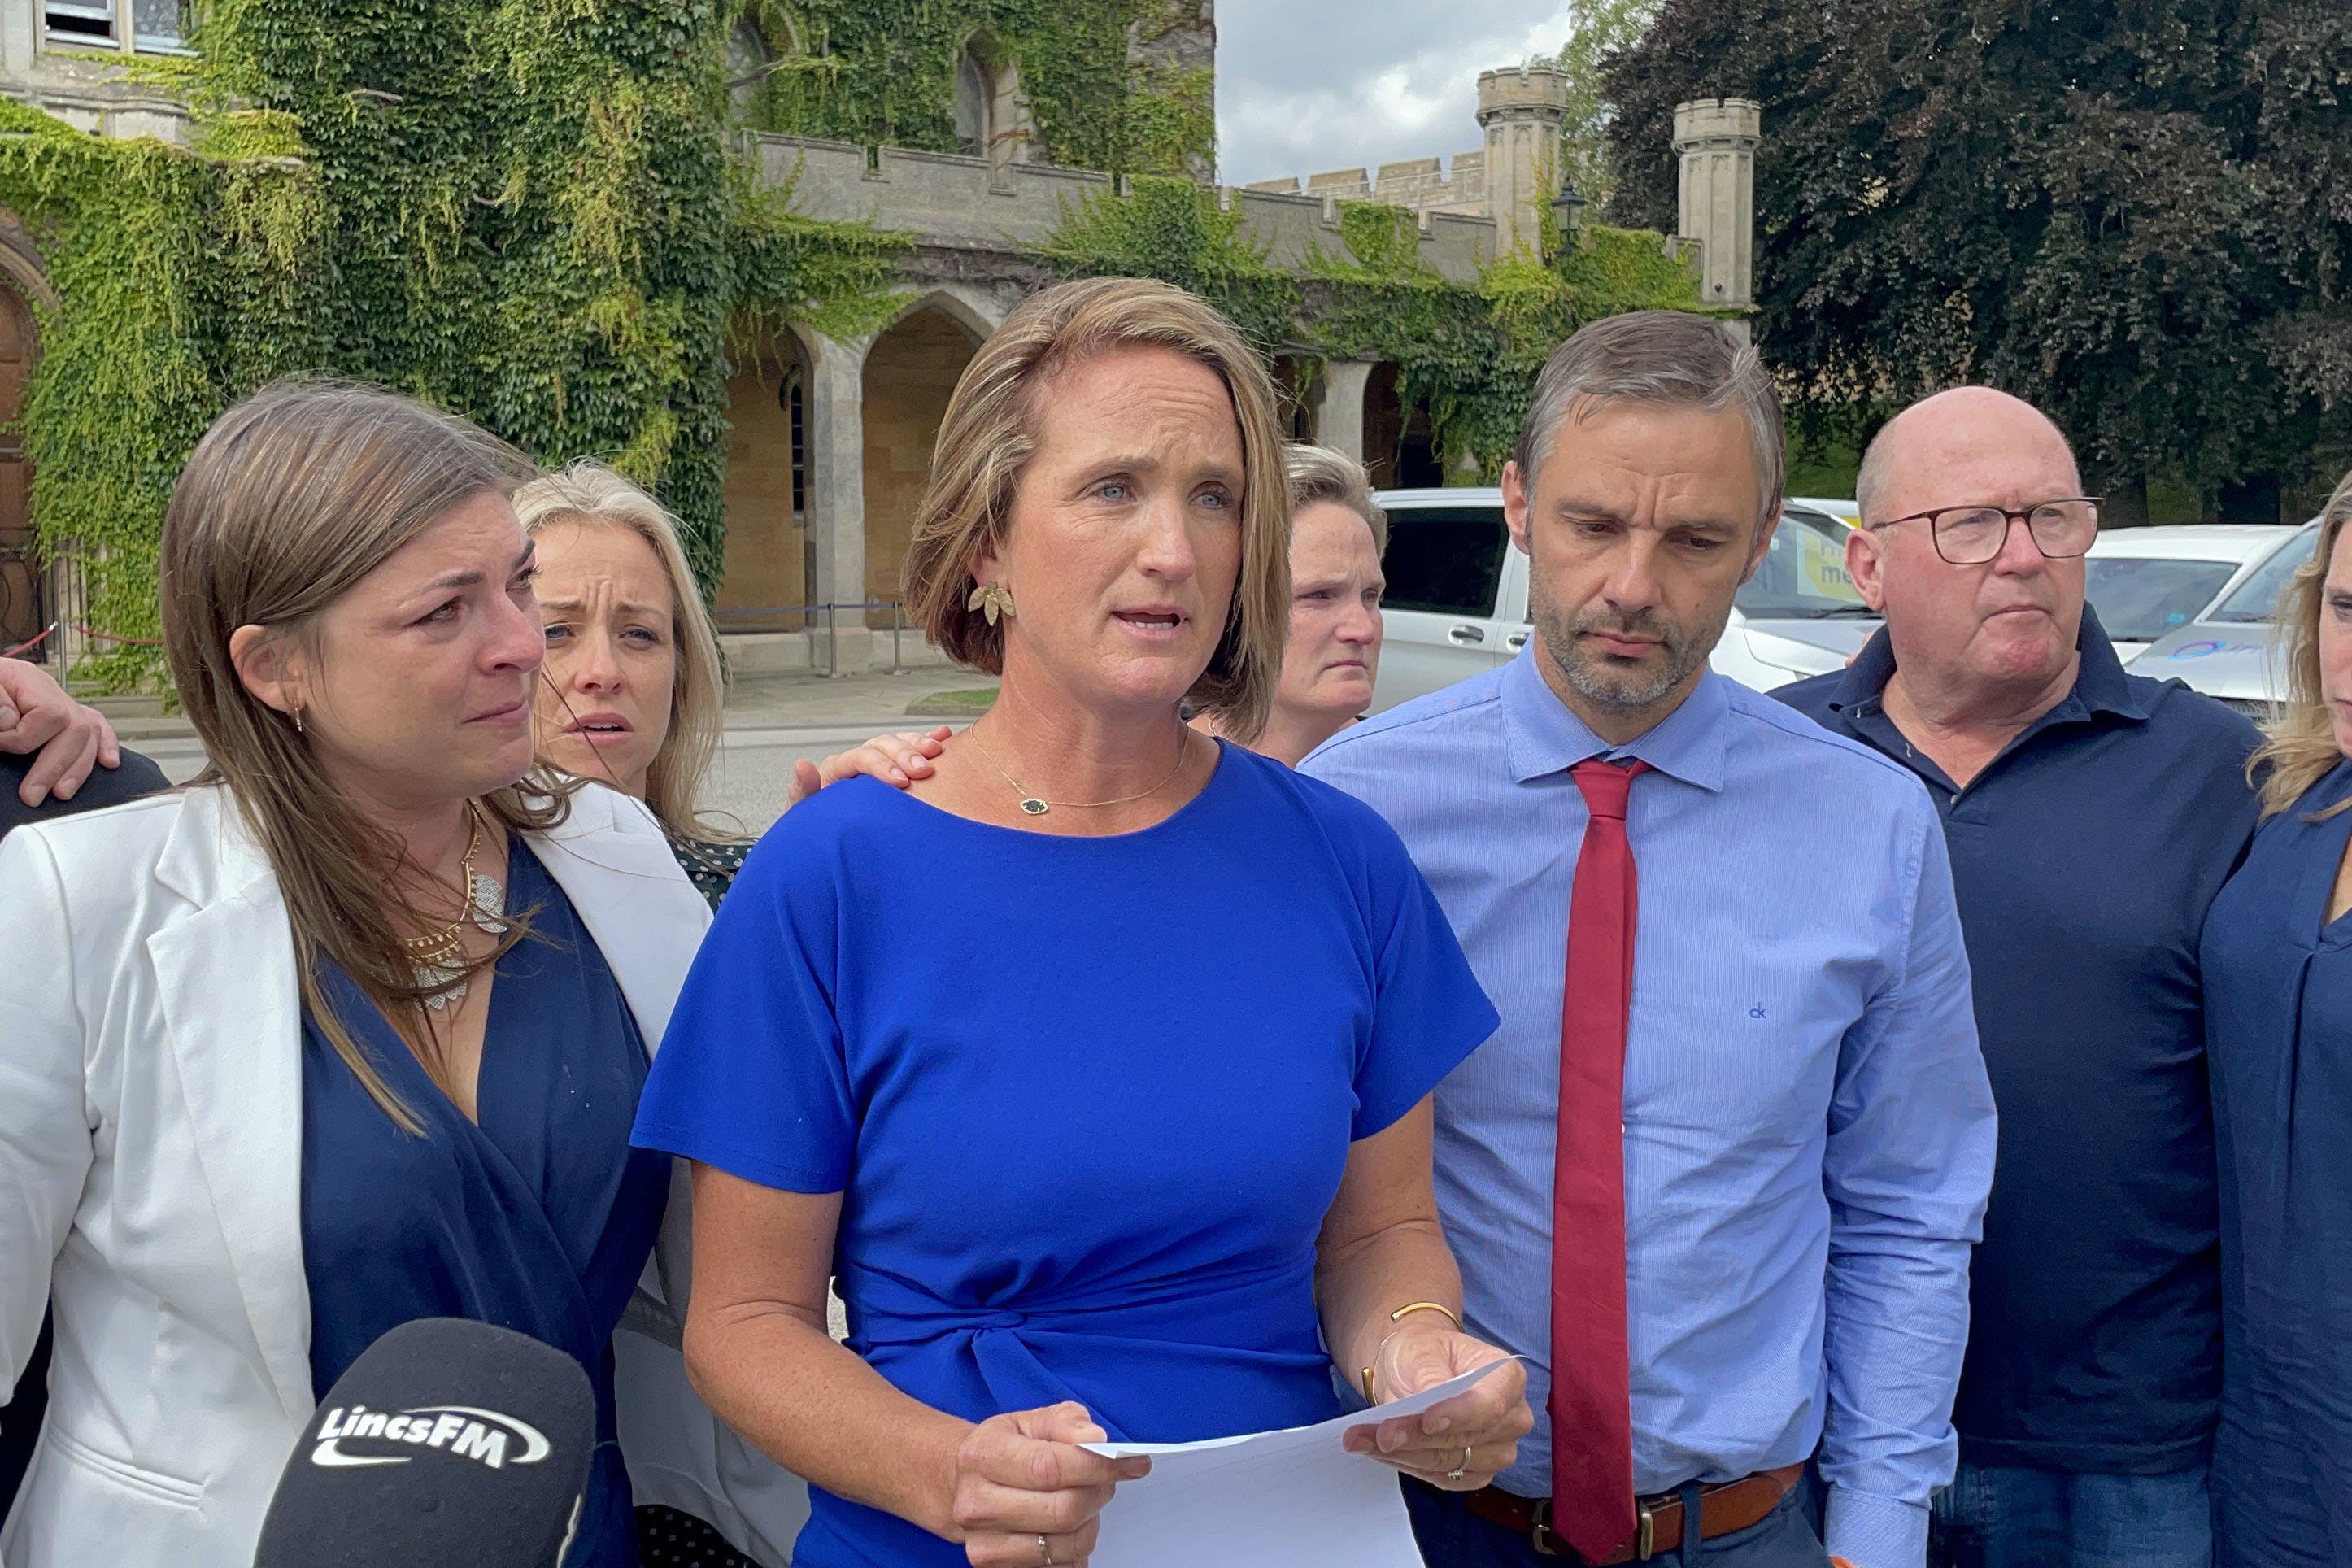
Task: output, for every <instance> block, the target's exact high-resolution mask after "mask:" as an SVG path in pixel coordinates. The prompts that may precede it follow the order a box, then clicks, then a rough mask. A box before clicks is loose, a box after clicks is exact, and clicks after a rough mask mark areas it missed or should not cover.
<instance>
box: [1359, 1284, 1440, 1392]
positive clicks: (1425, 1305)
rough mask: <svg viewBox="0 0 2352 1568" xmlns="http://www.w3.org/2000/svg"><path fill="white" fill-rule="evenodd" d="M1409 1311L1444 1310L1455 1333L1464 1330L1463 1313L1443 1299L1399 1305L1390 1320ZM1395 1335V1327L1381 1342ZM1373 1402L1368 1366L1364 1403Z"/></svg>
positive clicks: (1399, 1317)
mask: <svg viewBox="0 0 2352 1568" xmlns="http://www.w3.org/2000/svg"><path fill="white" fill-rule="evenodd" d="M1407 1312H1443V1313H1444V1314H1445V1320H1446V1321H1448V1322H1450V1323H1452V1324H1453V1325H1454V1332H1455V1333H1460V1332H1461V1331H1462V1316H1461V1314H1460V1313H1458V1312H1456V1311H1455V1310H1454V1309H1453V1308H1451V1307H1449V1306H1447V1305H1446V1304H1445V1303H1444V1302H1443V1301H1414V1302H1412V1303H1411V1304H1410V1305H1407V1306H1402V1307H1399V1308H1398V1309H1397V1310H1395V1311H1393V1312H1391V1313H1390V1314H1389V1321H1390V1322H1391V1323H1393V1322H1395V1321H1398V1320H1399V1319H1401V1318H1402V1317H1403V1316H1404V1315H1405V1314H1406V1313H1407ZM1395 1335H1396V1331H1395V1330H1394V1329H1391V1330H1390V1331H1388V1332H1387V1333H1385V1334H1382V1335H1381V1344H1383V1345H1385V1344H1387V1343H1388V1342H1389V1341H1390V1340H1391V1339H1392V1338H1394V1337H1395ZM1372 1354H1373V1355H1374V1356H1375V1357H1377V1356H1378V1355H1379V1354H1380V1352H1379V1351H1378V1350H1375V1351H1374V1352H1372ZM1373 1402H1374V1401H1373V1399H1372V1369H1371V1368H1370V1367H1366V1368H1365V1369H1364V1403H1365V1404H1367V1405H1370V1404H1372V1403H1373Z"/></svg>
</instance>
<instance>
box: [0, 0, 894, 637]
mask: <svg viewBox="0 0 2352 1568" xmlns="http://www.w3.org/2000/svg"><path fill="white" fill-rule="evenodd" d="M734 4H735V0H215V3H214V5H212V6H211V7H210V8H209V10H208V12H207V15H206V18H205V25H204V26H203V29H202V31H201V32H200V34H199V35H198V37H197V38H196V43H197V45H198V48H199V53H198V55H197V57H196V58H194V60H192V61H187V62H179V63H174V64H173V65H171V66H169V67H167V68H164V70H163V74H164V75H165V76H166V77H167V79H168V85H170V86H171V87H173V89H175V90H176V91H178V92H180V93H182V94H183V95H184V96H186V97H187V98H188V99H189V100H191V102H192V103H193V104H194V107H195V110H196V125H197V127H198V134H197V138H196V141H195V142H194V146H193V147H192V148H190V149H178V148H173V147H167V146H164V145H163V144H161V143H158V142H152V141H142V142H109V141H105V140H101V139H100V138H97V137H93V136H89V135H86V134H84V133H82V132H77V131H74V130H72V129H70V128H68V127H67V126H66V125H64V124H63V123H62V122H60V121H55V120H52V119H50V118H49V117H47V116H46V115H43V114H41V113H39V112H38V111H37V110H29V109H25V108H22V107H19V106H16V105H13V104H10V105H5V121H0V131H5V132H9V133H10V134H7V135H5V136H0V205H5V206H6V207H8V208H9V209H11V210H13V211H14V212H15V213H16V215H17V216H19V218H20V219H22V220H23V221H24V222H25V223H26V225H27V226H28V227H29V229H30V230H31V233H32V237H33V239H34V241H35V243H36V245H37V247H38V248H39V250H40V253H41V256H42V260H43V263H44V265H45V267H46V268H47V274H48V278H49V280H50V283H51V285H52V287H53V288H54V289H55V291H56V294H57V296H58V304H57V307H56V308H54V309H51V308H47V306H45V305H43V304H42V303H40V302H38V301H36V313H37V316H38V318H39V320H40V325H41V330H42V347H43V356H42V360H41V363H40V364H39V366H38V368H37V371H36V372H35V374H34V376H33V379H32V382H31V384H30V385H29V387H28V389H27V392H26V403H25V407H24V413H23V422H24V427H25V437H26V449H27V456H28V457H29V458H31V459H32V461H33V463H34V465H35V468H36V480H35V484H34V490H33V502H32V506H33V517H32V521H33V526H34V531H35V535H36V538H37V540H38V541H39V542H41V543H42V544H43V545H44V546H45V547H48V548H56V547H58V546H62V545H65V544H68V543H71V544H72V545H73V546H74V547H75V549H76V551H77V553H78V554H79V556H80V558H81V559H82V560H83V561H84V563H85V564H86V571H87V573H88V576H89V592H90V598H91V603H90V605H89V616H90V620H91V622H92V624H93V625H94V626H97V627H98V628H99V629H100V631H102V632H104V633H106V634H109V636H110V639H126V638H127V639H144V638H149V637H152V636H153V634H154V627H155V622H156V609H155V589H154V561H155V546H156V541H157V537H158V534H159V531H160V527H161V521H162V515H163V501H164V500H165V498H166V496H167V495H168V493H169V490H170V486H171V481H172V478H173V475H174V474H175V473H176V472H177V469H178V468H179V465H180V462H181V461H182V459H183V458H184V456H185V454H186V452H187V450H188V448H189V447H191V446H192V445H193V444H194V439H195V437H196V436H197V435H198V434H200V433H201V432H202V430H203V428H204V427H205V425H206V424H207V423H209V422H210V420H211V419H212V418H213V416H215V415H216V414H217V413H218V412H219V411H220V410H221V409H222V408H223V407H225V406H226V405H228V404H229V403H230V402H233V401H234V400H235V399H236V397H238V396H240V395H243V394H244V393H246V392H247V391H250V390H251V389H252V388H253V387H255V386H257V385H258V384H261V383H262V382H264V381H267V380H268V379H270V378H271V377H273V376H276V375H280V374H288V373H291V372H300V371H322V372H330V373H332V374H339V375H347V376H352V377H358V378H363V379H367V380H372V381H380V382H383V383H386V384H392V385H395V386H399V387H402V388H404V389H406V390H410V391H413V392H415V393H416V394H418V395H422V396H425V397H427V398H429V399H431V400H433V401H434V402H436V403H438V404H441V405H444V406H446V407H449V408H453V409H456V410H458V411H460V412H463V413H465V414H467V415H469V416H473V417H475V418H477V419H478V420H480V421H481V422H482V423H484V424H485V425H487V426H490V427H491V428H493V429H495V430H497V431H498V432H499V434H501V435H503V436H505V437H508V438H509V439H511V440H513V441H515V442H517V443H518V444H520V446H522V447H525V448H526V449H527V450H529V451H530V452H531V453H533V454H534V455H535V456H537V457H538V458H541V459H542V460H546V461H550V462H554V461H561V460H563V459H566V458H572V457H575V456H580V455H583V454H593V455H596V456H600V457H604V458H607V459H610V460H613V461H614V462H615V463H616V464H617V465H618V466H619V467H620V468H623V469H624V470H625V471H626V472H628V473H630V474H631V475H633V476H635V478H637V479H641V480H644V481H645V482H646V483H648V484H649V485H651V486H653V487H654V488H655V489H656V490H657V491H658V492H659V493H660V494H661V495H662V497H663V499H664V500H667V502H668V503H669V504H670V506H671V507H672V508H673V509H674V510H677V512H678V513H679V515H680V516H681V517H682V518H683V519H684V521H686V523H687V525H688V536H689V544H690V548H691V552H692V553H693V555H694V558H695V563H696V565H697V567H698V570H700V571H701V572H703V573H704V574H705V576H706V579H708V578H709V576H711V575H714V574H716V571H717V569H718V566H719V561H720V558H721V556H720V528H719V497H720V491H721V487H722V482H723V479H724V465H725V459H726V425H725V379H726V351H727V345H728V342H729V332H730V326H731V327H737V328H742V327H747V326H756V325H759V324H761V323H763V322H765V323H772V322H774V321H782V320H785V319H798V320H805V321H813V322H814V323H816V324H818V325H820V326H823V327H829V328H832V329H833V330H835V331H856V330H858V329H859V328H860V327H861V326H863V325H866V324H870V323H871V322H872V321H878V320H879V319H880V318H881V317H882V316H884V315H887V312H888V310H890V309H891V301H890V300H889V298H888V296H887V278H888V275H889V271H890V268H891V264H892V261H893V260H894V258H896V256H897V255H898V253H899V252H900V251H901V250H902V249H903V248H904V242H902V241H900V240H898V239H897V238H895V237H890V236H887V235H884V234H880V233H877V232H876V231H875V230H873V229H871V228H870V227H866V226H848V225H827V224H817V223H812V222H810V221H808V220H805V219H802V218H799V217H795V216H793V215H792V214H790V213H789V212H788V211H787V210H786V209H787V198H786V196H785V195H783V194H782V193H778V192H774V191H761V190H758V189H756V188H755V187H754V185H753V184H752V181H751V175H750V174H749V172H748V171H747V170H745V169H743V168H742V167H740V166H739V165H738V164H737V163H735V161H734V160H732V159H730V156H729V155H728V153H727V140H726V138H727V132H728V125H727V119H726V112H725V109H726V96H725V94H726V84H725V79H724V78H723V76H722V74H721V72H722V68H723V66H722V51H721V41H722V39H723V38H724V37H726V33H727V28H728V26H729V25H730V22H731V21H732V19H733V5H734ZM109 646H110V652H109V653H108V654H107V655H106V656H105V658H104V659H103V660H102V662H101V664H100V668H99V670H98V673H99V674H100V675H101V676H103V677H105V678H108V679H114V680H117V681H130V680H135V679H139V678H140V677H142V675H145V674H149V673H152V670H153V668H155V664H156V655H155V652H154V650H153V649H152V647H148V646H145V645H144V643H143V642H142V641H139V640H131V641H110V645H109Z"/></svg>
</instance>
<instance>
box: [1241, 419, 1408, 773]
mask: <svg viewBox="0 0 2352 1568" xmlns="http://www.w3.org/2000/svg"><path fill="white" fill-rule="evenodd" d="M1282 468H1283V473H1284V476H1285V477H1286V479H1288V480H1289V482H1290V630H1289V635H1288V637H1286V638H1285V640H1284V642H1283V647H1282V677H1281V679H1278V680H1276V682H1275V687H1274V705H1273V707H1272V709H1271V710H1269V711H1268V713H1267V715H1266V721H1265V729H1263V730H1261V731H1259V732H1258V735H1257V738H1256V739H1255V741H1252V742H1249V745H1250V749H1251V750H1252V751H1255V752H1258V753H1259V754H1260V755H1262V756H1268V757H1272V758H1274V759H1275V760H1276V762H1281V763H1289V764H1290V765H1291V766H1292V767H1297V765H1298V764H1299V763H1300V762H1301V761H1303V760H1304V759H1305V758H1306V755H1307V752H1311V751H1313V750H1314V749H1315V748H1316V747H1318V746H1319V745H1321V744H1322V743H1323V742H1326V741H1328V740H1329V739H1330V738H1331V737H1332V736H1334V735H1336V734H1338V733H1339V731H1342V730H1344V729H1346V728H1347V727H1348V726H1349V725H1350V724H1352V723H1354V722H1355V721H1357V720H1359V719H1360V718H1362V717H1363V716H1364V712H1365V710H1367V709H1369V708H1370V707H1371V705H1372V683H1373V682H1374V681H1375V680H1376V679H1379V676H1380V671H1381V635H1382V632H1383V629H1384V628H1383V625H1382V622H1381V595H1382V594H1384V593H1386V592H1387V591H1388V582H1387V579H1386V578H1384V577H1383V576H1382V575H1381V552H1383V551H1384V550H1386V549H1387V548H1388V542H1389V520H1388V514H1387V513H1385V512H1383V511H1382V510H1381V509H1380V505H1379V503H1378V502H1376V501H1374V500H1372V485H1371V480H1370V478H1368V477H1367V476H1366V475H1365V473H1364V467H1363V465H1362V464H1361V463H1359V462H1357V461H1356V459H1355V458H1350V457H1349V456H1348V455H1347V454H1346V453H1345V452H1339V451H1334V450H1333V449H1332V448H1330V447H1317V446H1312V445H1309V444H1307V443H1306V442H1303V441H1299V442H1293V443H1291V444H1290V445H1289V446H1286V447H1284V448H1283V450H1282ZM1199 724H1200V727H1201V728H1202V729H1203V730H1205V731H1208V732H1210V733H1212V734H1214V733H1217V732H1218V731H1217V729H1216V725H1215V722H1214V721H1213V720H1209V719H1202V720H1201V721H1199Z"/></svg>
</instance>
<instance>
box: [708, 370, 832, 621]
mask: <svg viewBox="0 0 2352 1568" xmlns="http://www.w3.org/2000/svg"><path fill="white" fill-rule="evenodd" d="M800 360H801V353H800V349H799V345H798V344H796V343H793V342H790V341H786V342H781V343H780V342H777V341H776V340H775V339H773V338H766V339H763V340H762V341H761V342H759V343H757V344H755V345H752V346H751V347H750V348H749V349H747V350H746V351H744V352H743V353H741V354H740V356H739V358H738V361H737V363H736V366H735V372H734V374H732V375H731V376H730V377H729V378H728V382H727V417H728V420H729V422H730V426H731V428H730V431H729V433H728V438H727V489H726V495H725V499H724V500H723V502H722V503H721V504H722V505H723V506H724V508H725V516H726V519H727V559H726V564H725V575H724V576H723V577H721V578H720V580H719V594H718V602H717V608H719V610H721V611H729V610H733V611H744V610H773V609H776V608H779V607H781V606H783V605H804V604H807V603H808V602H809V600H810V595H809V593H808V575H807V567H806V557H807V550H806V543H807V531H806V529H807V520H806V519H804V518H803V517H802V516H801V515H800V514H799V513H798V512H796V511H795V510H793V429H792V418H791V415H790V414H789V412H788V411H787V410H786V408H785V406H784V399H783V391H784V377H785V375H786V374H787V373H788V371H790V370H792V369H793V368H794V367H796V366H797V365H798V364H799V363H800ZM800 623H801V617H799V616H782V617H778V616H741V615H736V616H721V617H720V620H719V625H720V626H725V627H729V628H740V629H748V630H760V631H771V630H777V631H781V630H785V629H792V630H797V629H799V626H800Z"/></svg>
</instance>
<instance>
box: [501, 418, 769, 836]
mask: <svg viewBox="0 0 2352 1568" xmlns="http://www.w3.org/2000/svg"><path fill="white" fill-rule="evenodd" d="M514 506H515V515H516V516H517V517H520V518H521V519H522V525H523V527H524V528H525V529H527V530H528V531H530V532H531V533H532V534H534V535H536V534H539V533H541V532H543V531H545V530H547V529H548V528H549V527H551V525H553V524H556V523H562V522H572V523H579V524H581V525H583V526H602V527H606V528H618V529H624V530H625V531H628V532H630V533H634V534H635V535H636V536H637V537H638V538H639V539H642V540H644V541H645V542H646V544H647V545H648V546H649V547H650V548H651V549H652V551H653V552H654V559H655V560H656V561H658V562H660V563H661V569H662V575H663V576H664V577H666V578H667V579H668V580H669V598H670V606H671V608H670V640H671V646H672V647H676V648H677V682H676V684H675V685H674V686H673V687H672V688H671V689H670V702H669V728H668V730H667V732H665V733H664V735H663V736H662V743H661V749H660V750H659V751H657V752H655V753H654V760H653V764H652V765H651V766H650V767H649V768H647V769H646V805H647V806H649V807H650V808H651V809H652V811H653V814H654V816H655V818H656V820H657V821H658V822H660V824H661V825H662V826H664V827H666V828H667V829H669V831H670V832H671V833H673V834H675V835H677V837H680V838H704V839H712V838H719V839H724V838H729V837H733V836H732V835H731V834H730V833H729V832H727V831H726V830H724V829H719V828H715V827H712V826H709V825H708V824H706V823H705V822H704V821H703V819H702V816H701V815H700V812H699V810H698V805H699V803H700V801H701V798H702V785H703V782H704V780H705V779H706V778H707V777H708V776H709V773H710V759H711V758H712V757H714V756H716V755H717V754H718V752H719V735H720V733H721V731H724V730H725V728H726V724H727V690H726V677H725V676H724V674H723V673H722V672H721V668H720V665H719V633H718V631H717V630H716V628H714V627H713V626H712V625H711V620H710V611H709V609H708V608H707V607H706V606H705V605H703V602H702V590H701V588H700V586H699V585H698V584H696V582H695V580H694V569H693V568H692V567H691V566H688V564H687V561H686V546H685V545H684V543H682V542H680V540H679V538H678V523H677V518H675V517H673V516H671V515H670V513H669V512H668V511H667V510H665V509H664V508H663V506H662V504H661V502H659V501H657V500H654V498H653V497H651V496H649V495H647V494H646V492H645V491H644V490H642V489H638V488H637V487H636V486H635V484H632V483H631V482H630V481H629V480H627V479H624V478H622V477H621V476H620V475H619V474H616V473H614V471H613V470H612V469H610V468H606V467H605V466H604V464H602V463H599V462H596V461H594V460H593V458H581V459H580V460H579V461H578V462H575V463H572V464H571V465H570V466H569V467H567V468H561V469H559V470H557V471H556V472H554V473H551V474H546V475H543V476H541V478H539V479H533V480H532V481H531V482H530V483H529V484H527V485H525V486H523V487H522V489H519V490H517V491H516V492H515V497H514Z"/></svg>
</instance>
